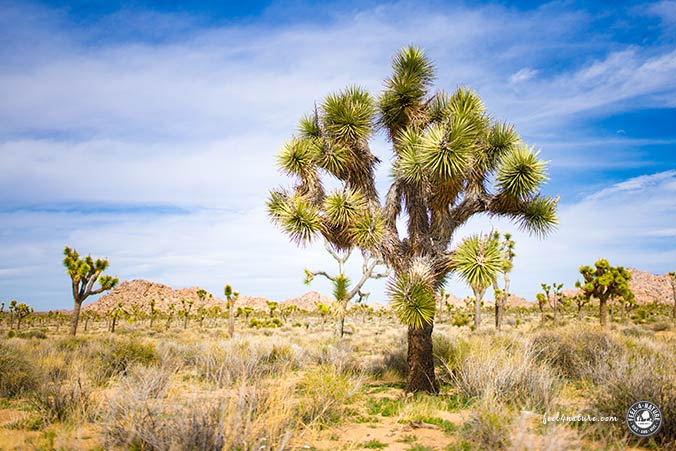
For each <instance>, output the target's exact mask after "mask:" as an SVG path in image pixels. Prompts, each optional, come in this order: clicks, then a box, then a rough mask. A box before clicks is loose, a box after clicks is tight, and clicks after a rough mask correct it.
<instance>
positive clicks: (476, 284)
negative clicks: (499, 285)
mask: <svg viewBox="0 0 676 451" xmlns="http://www.w3.org/2000/svg"><path fill="white" fill-rule="evenodd" d="M504 266H505V262H504V255H503V253H502V250H501V247H500V242H499V241H498V240H496V239H494V238H493V237H491V236H481V235H471V236H469V237H467V238H465V239H464V240H463V241H462V242H461V243H460V244H459V245H458V247H457V248H456V249H455V254H454V255H453V262H452V269H453V270H454V271H455V273H456V274H458V275H460V277H462V279H463V280H465V281H466V282H467V284H468V285H469V286H470V287H472V288H477V289H479V290H484V289H486V288H488V287H489V286H490V285H491V284H492V283H493V281H494V280H495V278H496V277H497V276H498V274H499V273H500V272H501V271H503V270H504Z"/></svg>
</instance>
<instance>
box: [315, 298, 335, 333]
mask: <svg viewBox="0 0 676 451" xmlns="http://www.w3.org/2000/svg"><path fill="white" fill-rule="evenodd" d="M315 306H316V307H317V312H319V316H320V317H321V318H322V325H323V324H326V316H327V315H328V314H329V313H330V312H331V307H329V306H328V305H326V304H324V303H323V302H320V301H317V302H315ZM322 327H323V326H322Z"/></svg>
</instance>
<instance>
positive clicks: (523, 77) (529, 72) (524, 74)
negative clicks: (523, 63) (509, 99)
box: [509, 67, 538, 84]
mask: <svg viewBox="0 0 676 451" xmlns="http://www.w3.org/2000/svg"><path fill="white" fill-rule="evenodd" d="M537 73H538V71H537V70H535V69H531V68H530V67H524V68H523V69H520V70H519V71H518V72H515V73H513V74H512V75H511V76H510V77H509V82H510V83H511V84H517V83H522V82H524V81H528V80H530V79H531V78H533V77H535V76H536V75H537Z"/></svg>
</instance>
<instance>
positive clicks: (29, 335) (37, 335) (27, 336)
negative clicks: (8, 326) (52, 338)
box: [16, 330, 47, 340]
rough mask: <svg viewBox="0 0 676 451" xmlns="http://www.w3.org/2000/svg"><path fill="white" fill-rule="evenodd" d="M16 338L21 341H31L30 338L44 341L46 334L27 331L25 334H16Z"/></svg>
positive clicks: (39, 331) (42, 331)
mask: <svg viewBox="0 0 676 451" xmlns="http://www.w3.org/2000/svg"><path fill="white" fill-rule="evenodd" d="M16 337H17V338H23V339H29V340H30V339H31V338H37V339H38V340H44V339H46V338H47V334H45V331H44V330H29V331H27V332H18V333H17V334H16Z"/></svg>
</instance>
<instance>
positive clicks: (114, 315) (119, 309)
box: [108, 302, 127, 333]
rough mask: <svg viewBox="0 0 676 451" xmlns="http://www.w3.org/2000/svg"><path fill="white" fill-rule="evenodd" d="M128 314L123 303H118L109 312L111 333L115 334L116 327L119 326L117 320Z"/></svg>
mask: <svg viewBox="0 0 676 451" xmlns="http://www.w3.org/2000/svg"><path fill="white" fill-rule="evenodd" d="M126 313H127V311H126V310H125V309H124V304H122V302H118V303H117V305H116V306H115V307H113V308H112V309H111V310H110V311H109V312H108V316H110V319H111V323H110V333H115V325H116V324H117V320H118V319H120V317H122V315H125V314H126Z"/></svg>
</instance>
